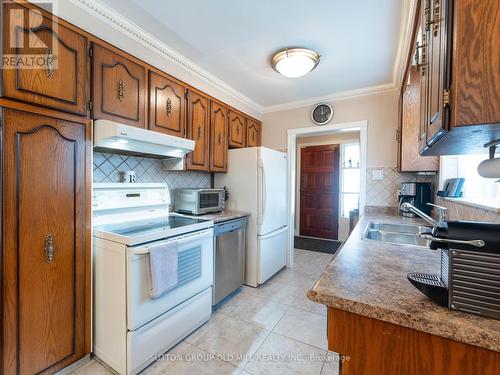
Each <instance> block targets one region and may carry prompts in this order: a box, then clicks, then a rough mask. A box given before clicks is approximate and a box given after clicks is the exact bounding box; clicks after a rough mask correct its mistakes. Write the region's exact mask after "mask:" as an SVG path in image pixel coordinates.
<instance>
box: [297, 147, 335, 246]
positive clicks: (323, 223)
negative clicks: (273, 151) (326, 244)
mask: <svg viewBox="0 0 500 375" xmlns="http://www.w3.org/2000/svg"><path fill="white" fill-rule="evenodd" d="M339 157H340V146H339V145H324V146H310V147H304V148H302V149H301V150H300V231H299V232H300V235H301V236H309V237H320V238H328V239H334V240H335V239H338V226H339V168H340V166H339Z"/></svg>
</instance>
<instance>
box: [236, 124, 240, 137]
mask: <svg viewBox="0 0 500 375" xmlns="http://www.w3.org/2000/svg"><path fill="white" fill-rule="evenodd" d="M236 134H238V135H240V126H239V125H238V126H237V127H236Z"/></svg>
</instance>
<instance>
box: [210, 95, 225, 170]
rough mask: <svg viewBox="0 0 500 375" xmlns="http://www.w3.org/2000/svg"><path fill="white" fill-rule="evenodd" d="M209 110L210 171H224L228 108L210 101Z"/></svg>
mask: <svg viewBox="0 0 500 375" xmlns="http://www.w3.org/2000/svg"><path fill="white" fill-rule="evenodd" d="M210 112H211V119H210V134H211V137H210V138H211V139H210V172H226V171H227V142H228V141H227V128H228V124H229V119H228V116H229V114H228V109H227V107H225V106H223V105H221V104H219V103H216V102H213V101H212V102H211V109H210Z"/></svg>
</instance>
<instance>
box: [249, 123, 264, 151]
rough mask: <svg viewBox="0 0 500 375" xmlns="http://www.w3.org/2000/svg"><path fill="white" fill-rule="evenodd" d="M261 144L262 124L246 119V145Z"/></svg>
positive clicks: (255, 145)
mask: <svg viewBox="0 0 500 375" xmlns="http://www.w3.org/2000/svg"><path fill="white" fill-rule="evenodd" d="M258 146H262V124H261V123H260V122H257V121H254V120H251V119H247V147H258Z"/></svg>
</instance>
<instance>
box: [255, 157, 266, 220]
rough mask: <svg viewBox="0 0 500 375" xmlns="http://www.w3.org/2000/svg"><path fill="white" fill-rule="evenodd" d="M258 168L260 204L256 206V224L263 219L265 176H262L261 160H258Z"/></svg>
mask: <svg viewBox="0 0 500 375" xmlns="http://www.w3.org/2000/svg"><path fill="white" fill-rule="evenodd" d="M258 170H259V174H260V189H259V190H260V199H259V200H260V202H259V203H260V206H259V207H258V217H257V224H258V225H261V224H262V222H263V221H264V210H265V194H266V192H265V187H266V183H265V177H264V167H263V165H262V162H261V161H260V162H259V164H258Z"/></svg>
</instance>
